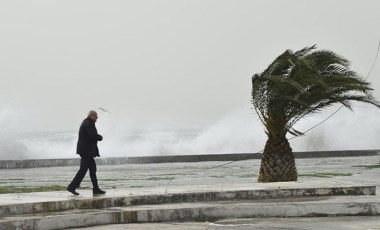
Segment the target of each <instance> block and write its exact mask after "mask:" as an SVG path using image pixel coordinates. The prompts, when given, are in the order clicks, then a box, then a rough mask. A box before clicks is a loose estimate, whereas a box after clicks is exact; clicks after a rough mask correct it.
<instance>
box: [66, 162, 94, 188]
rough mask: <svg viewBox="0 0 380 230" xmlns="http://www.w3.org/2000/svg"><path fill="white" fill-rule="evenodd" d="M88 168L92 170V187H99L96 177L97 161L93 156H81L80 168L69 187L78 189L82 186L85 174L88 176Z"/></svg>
mask: <svg viewBox="0 0 380 230" xmlns="http://www.w3.org/2000/svg"><path fill="white" fill-rule="evenodd" d="M87 170H89V171H90V177H91V182H92V187H93V188H94V189H98V188H99V186H98V179H97V178H96V162H95V159H94V158H93V157H81V160H80V168H79V170H78V172H77V174H76V175H75V177H74V179H73V181H72V182H71V183H70V185H69V188H73V189H77V188H79V186H80V183H81V182H82V180H83V178H84V176H86V173H87Z"/></svg>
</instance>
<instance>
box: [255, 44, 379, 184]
mask: <svg viewBox="0 0 380 230" xmlns="http://www.w3.org/2000/svg"><path fill="white" fill-rule="evenodd" d="M372 90H373V89H372V88H371V87H370V83H368V82H366V80H364V79H362V78H361V77H360V76H359V75H358V74H357V73H355V72H354V71H352V70H351V69H350V62H349V61H348V60H347V59H345V58H343V57H341V56H339V55H337V54H335V53H334V52H332V51H328V50H316V46H315V45H314V46H312V47H306V48H304V49H301V50H299V51H296V52H293V51H291V50H286V51H285V52H284V53H283V54H281V55H280V56H278V57H277V58H276V59H275V60H274V61H273V62H272V64H270V65H269V66H268V68H266V69H265V70H264V71H263V72H262V73H259V74H255V75H254V76H253V77H252V104H253V106H254V108H255V110H256V113H257V114H258V116H259V118H260V120H261V122H262V123H263V124H264V126H265V129H266V134H267V136H268V140H267V142H266V145H265V149H264V152H263V155H262V158H261V166H260V176H259V179H258V180H259V182H280V181H296V180H297V169H296V165H295V160H294V154H293V152H292V148H291V147H290V145H289V141H288V139H287V137H286V135H287V133H290V134H292V135H294V136H299V135H303V133H301V132H300V131H297V130H295V129H294V128H293V127H294V124H295V123H297V122H298V121H299V120H300V119H302V118H304V117H305V116H307V115H311V114H314V113H318V112H321V110H322V109H324V108H326V107H329V106H331V105H333V104H336V103H340V104H342V105H343V106H345V107H347V108H349V109H351V110H352V108H351V104H350V102H351V101H359V102H365V103H369V104H372V105H375V106H377V107H379V108H380V105H379V103H378V102H377V101H376V100H375V99H374V97H373V96H372V95H371V91H372Z"/></svg>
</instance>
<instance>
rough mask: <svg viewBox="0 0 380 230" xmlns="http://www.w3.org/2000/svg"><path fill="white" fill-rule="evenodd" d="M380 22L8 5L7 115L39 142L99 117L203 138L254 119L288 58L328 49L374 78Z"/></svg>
mask: <svg viewBox="0 0 380 230" xmlns="http://www.w3.org/2000/svg"><path fill="white" fill-rule="evenodd" d="M379 12H380V1H377V0H373V1H370V0H367V1H348V0H342V1H332V0H324V1H322V0H318V1H316V0H315V1H305V0H298V1H289V0H287V1H284V0H278V1H268V0H263V1H254V0H247V1H243V0H230V1H225V0H213V1H210V0H188V1H181V0H135V1H127V0H122V1H113V0H107V1H94V0H91V1H78V0H75V1H69V0H65V1H52V0H46V1H40V0H33V1H30V0H26V1H16V0H9V1H6V0H1V1H0V109H2V110H3V111H4V110H14V111H17V114H18V116H15V119H18V120H19V121H20V123H22V124H25V126H26V127H28V128H29V129H34V130H76V129H77V128H78V125H79V123H80V121H81V119H82V118H83V117H84V116H85V114H86V112H87V111H88V110H89V109H93V108H97V107H98V106H100V107H104V108H106V109H109V110H110V111H111V112H112V114H111V115H112V119H113V121H114V122H115V121H117V122H115V123H116V124H117V123H119V124H120V126H123V127H125V128H128V127H133V128H146V127H148V126H152V127H158V128H202V127H204V126H207V125H208V124H210V123H212V122H213V121H215V120H217V119H220V118H221V117H223V116H224V115H225V114H227V113H231V112H233V111H235V110H239V109H241V108H246V107H251V105H250V90H251V79H250V78H251V76H252V75H253V74H254V73H256V72H260V71H262V70H263V69H264V68H265V67H266V66H267V65H268V64H269V63H270V62H271V61H272V60H273V59H274V58H275V57H276V56H277V55H279V54H280V53H281V52H283V51H284V50H286V49H288V48H290V49H300V48H303V47H304V46H309V45H313V44H317V45H318V47H319V48H323V49H331V50H333V51H335V52H337V53H339V54H341V55H343V56H345V57H346V58H348V59H349V60H351V61H352V63H353V64H352V66H353V69H354V70H356V71H358V72H359V73H362V74H363V75H365V74H366V73H367V72H368V71H369V69H370V66H371V64H372V62H373V60H374V56H375V53H376V48H377V43H378V40H379V38H380V30H379V28H380V13H379ZM379 75H380V65H379V64H378V65H377V66H376V68H375V69H374V71H373V73H372V75H371V77H370V78H369V81H371V82H373V87H374V88H375V89H376V91H375V95H376V96H377V97H378V98H380V93H379V92H380V80H379V79H380V78H379V77H380V76H379ZM100 115H102V114H100ZM111 115H107V116H111ZM104 116H106V115H105V114H104ZM101 118H102V117H101ZM100 121H101V120H100Z"/></svg>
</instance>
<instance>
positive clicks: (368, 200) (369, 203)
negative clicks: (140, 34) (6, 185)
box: [0, 196, 380, 230]
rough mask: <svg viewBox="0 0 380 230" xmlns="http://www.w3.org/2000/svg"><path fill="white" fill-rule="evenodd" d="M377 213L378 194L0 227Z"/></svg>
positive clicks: (19, 219)
mask: <svg viewBox="0 0 380 230" xmlns="http://www.w3.org/2000/svg"><path fill="white" fill-rule="evenodd" d="M354 215H360V216H364V215H380V196H337V197H327V196H326V197H311V198H302V197H298V198H287V199H266V200H240V201H224V202H193V203H175V204H156V205H135V206H128V207H113V208H104V209H86V210H78V209H75V210H70V211H64V212H48V213H39V214H34V215H14V216H9V217H1V218H0V230H3V229H4V230H5V229H7V230H8V229H62V228H74V227H86V226H94V225H105V224H119V223H149V222H166V221H175V222H183V221H215V220H220V219H225V218H257V217H261V218H262V217H318V216H354Z"/></svg>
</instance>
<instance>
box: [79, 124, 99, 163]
mask: <svg viewBox="0 0 380 230" xmlns="http://www.w3.org/2000/svg"><path fill="white" fill-rule="evenodd" d="M101 140H103V137H102V136H101V135H99V134H98V131H97V130H96V127H95V122H94V121H93V120H91V119H90V118H86V119H84V121H83V122H82V124H81V126H80V128H79V137H78V144H77V154H79V155H81V157H86V156H87V157H99V156H100V155H99V149H98V141H101Z"/></svg>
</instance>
